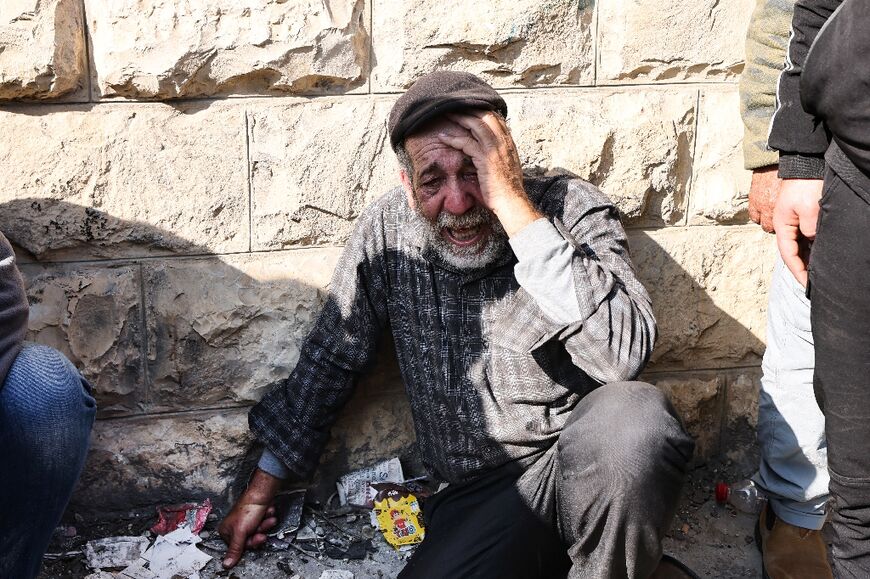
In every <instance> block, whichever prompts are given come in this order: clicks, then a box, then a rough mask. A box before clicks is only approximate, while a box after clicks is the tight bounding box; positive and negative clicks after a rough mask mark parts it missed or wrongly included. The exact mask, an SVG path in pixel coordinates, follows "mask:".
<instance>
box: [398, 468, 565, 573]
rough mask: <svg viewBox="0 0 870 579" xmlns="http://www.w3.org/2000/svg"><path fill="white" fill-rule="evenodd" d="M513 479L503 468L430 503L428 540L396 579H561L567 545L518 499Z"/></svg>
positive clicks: (447, 491)
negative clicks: (469, 578) (472, 578)
mask: <svg viewBox="0 0 870 579" xmlns="http://www.w3.org/2000/svg"><path fill="white" fill-rule="evenodd" d="M517 475H518V473H516V472H514V473H510V472H507V471H506V469H501V470H500V471H496V472H494V473H491V474H489V475H487V476H485V477H483V478H482V479H479V480H477V481H474V482H472V483H469V484H466V485H462V486H451V487H448V488H447V489H445V490H443V491H441V492H439V493H438V494H437V495H435V496H433V497H432V498H430V499H429V501H428V502H427V503H426V504H425V505H424V506H423V511H424V514H425V518H426V537H425V539H424V540H423V543H422V544H420V546H419V547H417V550H416V551H415V552H414V554H413V556H412V557H411V559H410V560H409V561H408V564H407V565H406V566H405V568H404V569H403V570H402V573H401V574H400V575H399V579H435V578H438V579H461V578H463V577H474V578H476V579H489V578H492V579H513V578H516V579H539V578H540V579H556V578H559V577H565V576H566V573H567V568H568V565H569V564H570V563H569V561H568V560H567V558H566V556H565V546H564V544H563V543H562V541H561V540H560V538H559V535H558V533H557V531H556V529H555V528H554V526H553V524H552V522H551V521H544V520H543V519H542V518H541V517H540V516H539V515H538V514H536V513H533V511H532V510H531V509H530V508H529V506H528V504H527V502H526V501H525V500H524V499H523V498H521V495H520V494H519V492H517V489H516V485H515V483H516V480H517Z"/></svg>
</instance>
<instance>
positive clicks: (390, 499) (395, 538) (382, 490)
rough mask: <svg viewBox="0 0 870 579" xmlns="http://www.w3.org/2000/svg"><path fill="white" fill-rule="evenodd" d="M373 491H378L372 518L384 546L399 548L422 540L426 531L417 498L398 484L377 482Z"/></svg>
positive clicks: (373, 486)
mask: <svg viewBox="0 0 870 579" xmlns="http://www.w3.org/2000/svg"><path fill="white" fill-rule="evenodd" d="M372 488H373V489H375V490H376V491H378V494H377V495H375V500H374V505H375V507H374V510H375V517H376V518H377V521H378V527H379V528H380V530H381V532H382V533H383V534H384V538H385V539H386V540H387V543H389V544H390V545H392V546H393V547H395V548H396V549H398V548H400V547H404V546H405V545H415V544H417V543H419V542H420V541H422V540H423V537H424V535H425V534H426V530H425V529H424V528H423V517H422V515H421V513H420V504H419V503H418V502H417V497H416V496H414V495H413V494H412V493H411V491H409V490H408V489H407V488H405V487H403V486H402V485H398V484H390V483H376V484H373V485H372Z"/></svg>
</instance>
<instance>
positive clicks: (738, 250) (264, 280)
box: [0, 0, 774, 513]
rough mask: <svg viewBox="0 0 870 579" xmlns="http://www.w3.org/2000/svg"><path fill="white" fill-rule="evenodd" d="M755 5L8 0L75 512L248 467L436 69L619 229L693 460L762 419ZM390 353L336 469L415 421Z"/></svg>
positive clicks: (15, 232) (25, 232)
mask: <svg viewBox="0 0 870 579" xmlns="http://www.w3.org/2000/svg"><path fill="white" fill-rule="evenodd" d="M753 4H754V2H753V0H731V1H729V2H719V1H718V0H600V1H599V2H597V3H596V2H594V1H593V0H548V1H545V2H540V1H538V0H510V1H507V0H480V1H478V2H476V3H473V8H472V4H469V3H465V2H434V3H433V2H425V1H423V0H293V1H292V2H287V1H286V0H260V1H258V2H253V1H250V0H242V1H239V0H197V1H191V2H180V1H172V0H113V1H112V2H105V1H102V0H11V1H10V0H7V1H5V2H3V3H2V4H0V100H2V101H4V102H3V103H0V131H2V139H0V167H2V171H3V179H2V180H0V230H2V231H3V232H5V233H6V235H7V236H8V237H9V239H10V240H11V241H12V242H13V243H14V244H15V245H16V247H17V249H18V251H19V259H20V263H21V269H22V271H23V273H24V276H25V278H26V281H27V284H28V293H29V296H30V300H31V304H32V313H31V319H30V335H31V338H32V339H34V340H37V341H40V342H44V343H47V344H51V345H53V346H55V347H57V348H59V349H61V350H62V351H64V352H65V353H66V354H67V355H68V356H69V357H70V358H71V359H72V360H73V361H74V362H75V363H76V364H77V365H78V366H79V367H80V368H81V369H82V370H83V371H84V373H85V374H86V376H87V377H88V378H89V379H90V380H91V381H92V383H93V385H94V388H95V390H96V396H97V398H98V401H99V405H100V412H99V420H98V422H97V425H96V427H95V432H94V436H93V448H92V451H91V454H90V457H89V460H88V464H87V467H86V472H85V475H84V478H83V480H82V482H81V484H80V488H79V490H78V492H77V494H76V497H75V506H76V508H78V509H79V510H81V511H82V512H90V513H95V512H97V513H99V512H103V513H105V512H109V511H111V510H113V509H127V508H131V507H135V506H141V505H148V504H153V503H155V502H159V501H168V500H176V499H182V498H188V497H190V496H202V495H205V494H209V495H212V496H215V497H219V498H224V499H225V498H226V497H227V493H228V492H229V491H228V489H229V488H230V487H231V486H232V484H233V483H234V482H238V481H237V480H236V477H237V473H238V472H239V466H240V464H241V463H242V462H243V461H244V460H246V458H247V459H250V455H251V452H250V443H251V441H250V439H249V435H248V434H247V430H246V409H247V407H248V406H249V405H250V404H252V403H253V402H255V401H256V400H257V399H259V397H260V396H261V395H262V394H263V393H264V392H265V391H266V390H267V389H268V388H269V387H270V386H271V385H273V384H275V383H277V382H279V381H280V380H281V379H282V378H284V377H286V376H287V375H288V373H289V372H290V370H291V369H292V367H293V365H294V363H295V360H296V358H297V356H298V349H299V345H300V342H301V340H302V339H303V337H304V336H305V334H306V332H307V330H308V329H309V328H310V326H311V324H312V323H313V320H314V318H315V316H316V313H317V311H318V308H319V306H320V304H321V303H322V302H323V299H324V296H325V291H326V289H327V285H328V281H329V277H330V273H331V269H332V267H333V265H334V263H335V261H336V258H337V255H338V253H339V252H340V248H341V246H342V244H343V243H345V241H346V239H347V236H348V232H349V230H350V227H351V226H352V224H353V221H354V218H355V217H356V216H357V215H358V214H359V212H360V210H361V209H362V207H364V205H365V204H366V203H367V202H368V201H370V200H371V199H373V198H375V197H377V196H378V195H380V194H381V193H383V192H384V191H386V190H387V189H389V188H390V187H392V186H393V185H394V184H396V182H397V180H396V176H397V168H396V165H395V161H394V160H393V158H392V154H391V152H390V149H389V146H388V143H387V139H386V130H385V119H386V116H387V113H388V111H389V109H390V106H391V105H392V103H393V102H394V100H395V99H396V97H397V94H398V93H400V92H401V91H403V90H404V89H405V88H406V87H408V86H409V85H410V83H412V82H413V81H414V79H416V78H417V77H419V76H420V75H421V74H424V73H426V72H429V71H433V70H437V69H445V68H449V69H456V70H467V71H471V72H474V73H476V74H479V75H481V76H482V77H484V78H485V79H486V80H488V81H489V82H491V83H492V84H493V85H494V86H496V87H497V88H498V89H499V90H501V91H502V92H503V94H504V96H505V98H506V100H507V101H508V105H509V107H510V111H511V113H510V123H511V127H512V129H513V132H514V136H515V138H516V140H517V142H518V145H519V149H520V151H521V154H522V157H523V161H524V163H525V164H526V165H527V167H528V168H529V169H530V170H534V171H538V172H552V171H559V170H569V171H572V172H574V173H576V174H578V175H580V176H583V177H585V178H587V179H589V180H590V181H592V182H594V183H596V184H598V185H599V186H601V188H602V189H603V190H604V191H605V192H606V193H607V194H608V195H609V196H610V197H611V198H613V199H614V200H616V201H617V202H618V205H619V207H620V209H621V211H622V212H623V215H624V221H625V225H626V226H627V227H628V228H629V233H630V237H631V243H632V249H633V254H634V259H635V263H636V264H637V268H638V270H639V272H640V275H641V277H642V278H643V280H644V281H645V282H646V284H647V287H648V288H649V290H650V292H651V293H652V295H653V298H654V301H655V308H656V312H657V316H658V320H659V327H660V338H659V341H658V345H657V349H656V351H655V354H654V356H653V361H652V363H651V364H650V366H649V368H648V371H647V372H646V374H645V377H646V379H648V380H650V381H652V382H654V383H656V384H657V385H658V386H659V387H661V388H662V389H663V390H665V391H666V392H668V393H669V394H670V395H671V396H672V398H673V399H674V401H675V403H676V405H677V407H678V408H679V410H680V412H681V413H682V414H683V416H684V418H685V420H686V422H687V424H688V425H689V428H690V430H691V431H692V432H693V433H694V434H695V435H696V436H697V437H698V439H699V443H700V444H699V457H700V459H701V460H703V459H704V458H709V457H713V456H716V455H717V454H719V453H722V452H725V451H728V450H733V449H734V448H733V446H734V445H733V441H732V439H731V438H730V437H729V436H730V435H729V433H730V432H732V431H733V429H734V428H736V427H739V426H741V425H745V424H750V425H751V424H752V423H753V421H754V415H755V412H756V410H755V407H756V405H755V399H756V389H757V382H758V377H759V363H760V356H761V354H762V352H763V348H764V317H765V316H764V310H765V298H766V288H767V283H768V278H769V276H770V273H771V268H772V267H771V266H772V257H773V251H774V248H773V244H772V241H771V239H770V238H769V237H768V236H766V235H764V234H763V233H762V232H761V231H760V230H759V229H758V228H756V227H755V226H753V225H752V224H748V220H747V212H746V193H747V189H748V184H749V176H748V174H747V173H746V172H745V171H743V170H742V158H741V150H740V141H741V134H742V126H741V124H740V120H739V115H738V101H737V85H736V82H737V79H738V76H739V74H740V72H741V69H742V66H743V62H742V58H743V56H742V47H743V37H744V35H745V29H746V26H747V23H748V20H749V15H750V12H751V9H752V6H753ZM383 349H384V351H385V352H386V354H385V355H384V356H383V360H382V363H381V365H380V366H379V368H378V369H376V371H375V372H374V373H373V375H372V376H371V377H369V378H368V379H366V380H365V381H364V383H363V384H362V385H361V386H360V387H359V388H358V391H357V393H356V395H355V398H354V400H353V401H352V402H351V404H350V406H349V407H348V411H346V412H345V414H344V416H343V418H342V419H341V421H340V422H339V424H338V425H337V426H336V428H335V429H334V435H335V436H334V440H333V442H332V443H331V445H330V447H329V450H328V452H327V454H326V456H325V459H324V467H323V468H322V470H321V473H322V474H321V476H322V478H323V479H324V480H328V479H329V478H330V477H331V476H332V474H334V473H335V472H338V471H340V470H341V469H343V468H346V467H352V466H357V465H360V464H364V463H367V462H369V461H371V460H372V459H374V458H376V457H380V456H386V455H390V454H394V453H403V455H405V456H411V454H409V447H410V445H411V444H412V442H413V432H412V428H411V424H410V418H409V416H408V410H407V400H406V399H405V398H404V395H403V394H402V388H401V383H400V381H399V378H398V373H397V370H396V367H395V363H394V361H393V360H392V357H391V356H390V354H389V343H386V344H385V346H384V348H383Z"/></svg>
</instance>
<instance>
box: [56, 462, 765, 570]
mask: <svg viewBox="0 0 870 579" xmlns="http://www.w3.org/2000/svg"><path fill="white" fill-rule="evenodd" d="M756 456H757V455H756V454H755V453H754V452H753V451H751V450H750V451H748V452H744V453H741V455H740V456H739V458H738V459H736V460H728V459H726V460H724V461H719V462H715V463H707V464H704V465H699V466H697V467H696V468H695V469H694V470H693V471H692V472H691V473H690V477H689V480H688V483H687V485H686V487H685V489H684V492H683V496H682V499H681V503H680V507H679V509H678V511H677V514H676V516H675V517H674V523H673V525H672V529H671V531H670V533H669V534H668V537H667V538H666V539H665V542H664V550H665V552H666V553H670V554H671V555H674V556H675V557H677V558H678V559H680V560H681V561H683V562H684V563H686V564H687V565H688V566H689V567H690V568H692V569H693V570H694V571H695V572H696V573H697V574H698V575H699V576H700V577H710V578H722V579H729V578H736V577H761V558H760V555H759V553H758V550H757V548H756V546H755V541H754V525H755V519H754V517H752V516H750V515H745V514H742V513H738V512H736V511H735V510H734V509H732V508H730V507H728V506H726V507H721V506H718V505H716V504H715V502H714V501H713V487H714V485H715V482H716V481H718V480H726V481H734V480H738V479H739V478H742V477H744V476H746V475H747V474H749V473H750V472H751V470H752V465H753V464H757V462H755V461H756V460H757V459H756ZM306 513H307V514H306V517H305V519H309V518H314V519H315V522H316V526H317V527H318V529H317V530H318V531H319V532H320V533H321V534H322V535H323V537H321V538H320V539H317V540H314V541H309V542H305V543H302V542H298V541H297V542H296V543H294V545H295V546H294V547H291V548H289V549H287V550H280V551H273V550H269V549H266V550H263V551H259V552H252V553H248V554H246V555H245V557H244V559H243V561H242V562H241V563H240V564H239V565H238V566H237V567H236V568H235V569H233V570H232V571H229V572H227V571H225V570H223V569H222V568H221V566H220V558H221V556H222V555H223V543H222V541H221V540H220V539H219V538H218V537H217V533H216V531H215V528H216V526H217V524H218V520H219V517H220V515H219V514H217V513H213V514H212V516H211V517H210V520H209V522H208V523H207V524H206V527H205V530H204V532H203V533H202V537H203V538H204V540H203V542H202V543H201V544H200V545H199V546H200V548H201V550H202V551H204V552H205V553H207V554H209V555H211V556H213V557H214V559H213V560H212V561H211V562H210V563H208V565H207V566H206V567H205V568H204V569H203V570H202V571H201V572H200V577H201V578H202V579H211V578H214V577H228V578H236V579H255V578H256V579H272V578H279V579H287V578H294V577H295V576H298V579H319V578H320V576H321V574H322V573H323V571H326V570H330V569H333V570H337V569H343V570H348V571H350V572H352V573H353V576H354V578H355V579H389V578H393V577H396V575H397V574H398V573H399V571H400V570H401V569H402V567H403V566H404V562H405V558H406V557H407V556H408V555H409V553H407V552H405V553H400V552H397V551H395V550H394V549H393V548H392V547H391V546H389V545H388V544H387V543H386V542H385V541H384V539H383V537H382V536H381V535H380V533H378V532H375V531H374V529H373V528H372V527H370V526H369V525H368V516H367V515H366V514H365V513H359V514H357V513H350V514H348V513H339V514H333V515H331V516H330V521H331V522H323V518H322V517H320V516H318V517H313V511H312V509H306ZM305 519H304V520H305ZM153 523H154V517H153V516H149V515H147V514H142V515H132V516H131V517H129V518H127V519H123V520H116V521H113V522H108V523H102V524H99V525H92V526H86V525H84V524H82V523H80V524H79V525H78V526H77V527H76V536H75V537H66V538H63V539H60V538H59V539H57V540H55V541H54V543H53V544H52V546H51V548H50V549H49V554H50V558H48V559H46V561H45V563H44V566H43V571H42V573H41V575H40V578H41V579H47V578H55V577H57V578H60V577H64V578H66V577H68V578H75V579H82V578H84V577H87V575H88V574H90V573H91V570H90V569H88V568H87V566H86V564H85V558H84V555H83V554H82V550H83V546H84V544H85V542H86V541H87V540H90V539H95V538H103V537H109V536H115V535H143V534H145V535H148V533H149V532H148V528H149V527H150V526H151V525H152V524H153ZM327 523H328V524H327ZM349 542H357V543H358V544H357V547H359V548H358V549H356V553H352V556H356V557H363V558H362V559H360V560H353V559H348V558H344V557H342V545H343V546H344V547H347V545H348V543H349ZM329 543H333V545H332V546H331V547H330V546H329ZM335 545H338V546H339V547H336V546H335ZM305 549H308V550H310V551H311V552H306V551H305ZM58 555H60V558H57V559H52V558H51V557H58ZM332 557H339V558H332Z"/></svg>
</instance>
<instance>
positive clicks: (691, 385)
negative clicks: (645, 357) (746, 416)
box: [642, 373, 725, 460]
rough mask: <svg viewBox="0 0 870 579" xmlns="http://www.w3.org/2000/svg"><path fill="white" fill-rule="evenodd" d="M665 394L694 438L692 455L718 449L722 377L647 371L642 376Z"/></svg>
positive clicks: (709, 453) (702, 456)
mask: <svg viewBox="0 0 870 579" xmlns="http://www.w3.org/2000/svg"><path fill="white" fill-rule="evenodd" d="M642 379H643V380H646V381H648V382H649V383H651V384H653V385H655V386H656V387H657V388H659V389H660V390H661V391H662V392H664V393H665V394H667V396H668V398H669V399H670V401H671V404H673V405H674V408H675V409H676V411H677V413H678V414H679V415H680V418H682V419H683V424H684V426H685V427H686V430H687V431H688V432H689V434H691V435H692V438H694V439H695V459H696V460H707V459H710V458H712V457H714V456H716V455H717V454H718V453H719V444H720V435H721V430H722V408H723V401H724V396H725V380H724V378H722V377H721V376H719V375H717V374H714V373H700V374H699V373H681V374H664V375H662V374H650V375H645V376H643V378H642Z"/></svg>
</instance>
